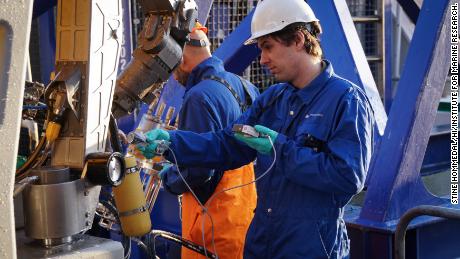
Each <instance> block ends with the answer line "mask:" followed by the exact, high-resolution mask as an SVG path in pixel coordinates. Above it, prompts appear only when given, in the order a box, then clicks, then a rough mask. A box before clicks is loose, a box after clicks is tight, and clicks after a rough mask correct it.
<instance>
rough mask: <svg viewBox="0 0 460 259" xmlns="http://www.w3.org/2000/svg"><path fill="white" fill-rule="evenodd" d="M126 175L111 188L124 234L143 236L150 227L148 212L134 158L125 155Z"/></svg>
mask: <svg viewBox="0 0 460 259" xmlns="http://www.w3.org/2000/svg"><path fill="white" fill-rule="evenodd" d="M125 163H126V176H125V178H124V180H123V182H122V183H121V184H120V185H119V186H117V187H114V188H113V193H114V196H115V203H116V205H117V209H118V214H119V216H120V221H121V229H122V230H123V233H124V234H125V235H126V236H130V237H133V236H143V235H145V234H147V233H148V232H149V231H150V229H151V228H152V222H151V221H150V214H149V211H148V208H147V206H146V202H145V195H144V191H143V189H142V183H141V179H140V175H139V171H138V168H137V163H136V158H135V157H133V156H128V157H125Z"/></svg>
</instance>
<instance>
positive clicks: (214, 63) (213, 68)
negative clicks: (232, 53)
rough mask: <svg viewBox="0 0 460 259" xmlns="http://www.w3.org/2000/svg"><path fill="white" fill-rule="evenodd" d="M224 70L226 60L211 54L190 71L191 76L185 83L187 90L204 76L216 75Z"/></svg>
mask: <svg viewBox="0 0 460 259" xmlns="http://www.w3.org/2000/svg"><path fill="white" fill-rule="evenodd" d="M222 71H224V62H222V60H220V59H219V58H217V57H214V56H211V57H209V58H207V59H205V60H203V62H201V63H200V64H198V65H197V66H196V67H195V68H194V69H193V70H192V72H191V73H190V76H189V78H188V80H187V84H186V85H185V91H186V92H187V91H188V90H190V88H192V87H193V86H194V85H196V84H198V83H199V82H201V80H202V78H203V77H205V76H207V75H209V74H212V75H215V74H217V73H219V72H222Z"/></svg>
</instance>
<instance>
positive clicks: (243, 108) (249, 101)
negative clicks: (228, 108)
mask: <svg viewBox="0 0 460 259" xmlns="http://www.w3.org/2000/svg"><path fill="white" fill-rule="evenodd" d="M238 78H239V79H240V81H241V84H242V85H243V88H244V92H245V96H246V98H245V99H246V103H243V102H242V101H241V98H240V97H239V96H238V93H237V92H236V91H235V89H233V87H232V86H231V85H230V84H229V83H228V82H227V81H226V80H224V79H223V78H220V77H218V76H215V75H209V76H205V77H203V80H214V81H217V82H219V83H221V84H223V85H224V86H225V87H226V88H227V89H228V90H229V91H230V93H232V95H233V97H235V99H236V102H237V103H238V105H239V106H240V109H241V111H243V112H244V111H246V110H247V109H248V107H249V106H250V105H251V104H252V99H251V96H250V95H249V89H248V86H247V85H246V82H245V81H244V79H242V78H241V77H239V76H238Z"/></svg>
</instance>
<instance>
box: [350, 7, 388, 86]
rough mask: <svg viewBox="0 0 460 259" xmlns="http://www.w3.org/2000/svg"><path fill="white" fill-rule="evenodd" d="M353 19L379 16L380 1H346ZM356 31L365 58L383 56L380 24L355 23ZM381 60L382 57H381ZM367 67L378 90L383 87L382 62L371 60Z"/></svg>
mask: <svg viewBox="0 0 460 259" xmlns="http://www.w3.org/2000/svg"><path fill="white" fill-rule="evenodd" d="M346 2H347V4H348V8H349V10H350V13H351V15H352V16H353V17H365V16H381V15H382V14H381V13H380V12H381V10H380V8H381V0H346ZM355 27H356V30H357V32H358V36H359V39H360V41H361V44H362V46H363V49H364V53H365V54H366V56H368V57H369V56H372V57H381V56H382V54H383V50H382V49H381V48H382V44H383V42H382V39H381V35H380V34H381V28H380V27H382V24H381V22H366V23H356V24H355ZM382 58H383V57H382ZM369 66H370V68H371V71H372V75H373V76H374V79H375V80H376V83H377V85H378V86H379V89H382V86H383V65H382V62H380V61H378V60H376V59H371V60H370V61H369Z"/></svg>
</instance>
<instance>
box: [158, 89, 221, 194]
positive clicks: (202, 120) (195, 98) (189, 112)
mask: <svg viewBox="0 0 460 259" xmlns="http://www.w3.org/2000/svg"><path fill="white" fill-rule="evenodd" d="M182 110H183V111H184V112H183V113H182V116H181V120H182V122H181V124H182V125H183V128H184V129H185V130H190V131H193V132H198V133H202V132H208V131H216V130H218V129H221V128H222V121H221V119H220V117H219V116H218V115H217V114H216V112H215V111H214V110H213V109H212V107H211V106H210V103H209V101H207V100H206V98H205V96H202V95H192V96H190V97H189V98H187V99H186V100H185V101H184V103H183V108H182ZM180 172H181V174H182V176H183V177H184V179H185V180H186V181H187V183H188V184H189V185H190V187H192V188H193V187H197V186H200V185H202V184H204V183H205V182H207V181H208V180H209V179H210V177H212V175H213V174H214V169H209V168H203V167H184V168H182V167H181V168H180ZM163 183H164V185H165V187H166V189H168V191H170V192H171V193H174V194H177V195H179V194H182V193H184V192H186V191H188V188H187V186H186V185H185V183H184V181H183V180H182V178H181V177H180V175H179V172H178V170H177V167H176V166H173V167H171V168H169V171H168V172H166V174H165V176H164V179H163Z"/></svg>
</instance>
